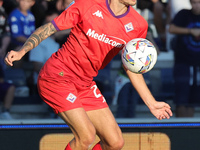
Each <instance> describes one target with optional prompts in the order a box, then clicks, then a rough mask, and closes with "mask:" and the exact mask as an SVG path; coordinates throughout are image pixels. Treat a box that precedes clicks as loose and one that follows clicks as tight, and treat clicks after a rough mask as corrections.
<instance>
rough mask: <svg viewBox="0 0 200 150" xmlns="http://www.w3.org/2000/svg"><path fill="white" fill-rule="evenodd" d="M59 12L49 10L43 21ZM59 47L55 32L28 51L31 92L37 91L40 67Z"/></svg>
mask: <svg viewBox="0 0 200 150" xmlns="http://www.w3.org/2000/svg"><path fill="white" fill-rule="evenodd" d="M58 15H59V13H58V12H57V11H56V10H49V11H47V13H46V17H45V21H44V22H43V23H44V24H45V23H48V22H51V21H52V20H53V19H54V18H55V17H57V16H58ZM59 48H60V45H59V43H57V42H56V41H55V34H53V35H51V36H50V37H48V38H47V39H45V40H44V41H42V42H41V43H40V44H39V45H38V46H37V47H36V48H34V49H33V50H32V51H30V54H29V61H31V62H32V63H33V74H32V76H31V77H30V78H29V82H28V84H29V88H30V92H31V94H38V93H37V78H38V74H39V71H40V69H41V68H42V66H43V65H44V63H45V62H46V61H47V59H48V58H49V57H51V55H52V54H53V53H54V52H56V51H57V50H58V49H59ZM49 113H50V117H51V118H57V117H58V116H57V115H56V114H55V113H54V112H53V111H52V109H50V107H49Z"/></svg>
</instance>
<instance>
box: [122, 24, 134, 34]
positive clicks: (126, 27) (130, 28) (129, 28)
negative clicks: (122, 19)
mask: <svg viewBox="0 0 200 150" xmlns="http://www.w3.org/2000/svg"><path fill="white" fill-rule="evenodd" d="M124 27H125V29H126V32H130V31H132V30H134V28H133V25H132V23H131V22H130V23H128V24H126V25H124Z"/></svg>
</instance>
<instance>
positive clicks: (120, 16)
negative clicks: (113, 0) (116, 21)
mask: <svg viewBox="0 0 200 150" xmlns="http://www.w3.org/2000/svg"><path fill="white" fill-rule="evenodd" d="M106 5H107V8H108V10H109V12H110V13H111V15H112V16H113V17H115V18H122V17H124V16H126V15H127V14H128V13H129V11H130V6H129V7H128V10H127V11H126V12H125V13H124V14H122V15H119V16H115V14H114V13H113V11H112V10H111V9H110V6H109V3H108V0H106Z"/></svg>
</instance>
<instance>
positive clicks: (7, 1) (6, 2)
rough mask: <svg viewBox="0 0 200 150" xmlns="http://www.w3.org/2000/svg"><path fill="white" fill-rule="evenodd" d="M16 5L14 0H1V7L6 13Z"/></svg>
mask: <svg viewBox="0 0 200 150" xmlns="http://www.w3.org/2000/svg"><path fill="white" fill-rule="evenodd" d="M16 7H17V1H16V0H3V8H4V9H5V11H6V14H8V15H9V14H10V13H11V12H12V11H13V10H14V9H15V8H16Z"/></svg>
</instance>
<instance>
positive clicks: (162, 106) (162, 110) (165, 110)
mask: <svg viewBox="0 0 200 150" xmlns="http://www.w3.org/2000/svg"><path fill="white" fill-rule="evenodd" d="M150 111H151V113H152V114H153V115H154V116H155V117H156V118H157V119H158V120H162V119H169V118H170V117H171V116H172V115H173V114H172V111H171V107H170V106H169V105H168V104H167V103H165V102H156V103H155V104H154V106H153V107H152V108H150Z"/></svg>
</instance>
